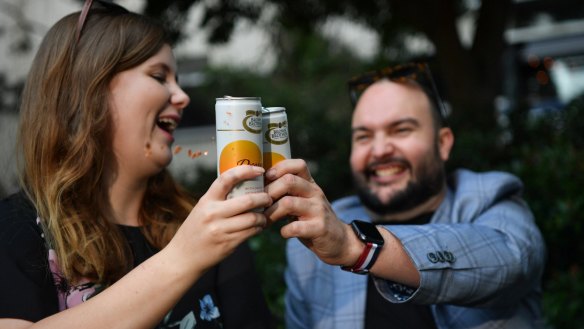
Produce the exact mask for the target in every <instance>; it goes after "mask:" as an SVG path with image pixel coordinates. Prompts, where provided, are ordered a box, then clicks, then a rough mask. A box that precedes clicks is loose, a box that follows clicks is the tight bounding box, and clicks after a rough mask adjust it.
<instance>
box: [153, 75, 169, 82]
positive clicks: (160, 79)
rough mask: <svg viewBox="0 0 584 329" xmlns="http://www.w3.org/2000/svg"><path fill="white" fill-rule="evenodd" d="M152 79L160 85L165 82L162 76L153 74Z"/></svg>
mask: <svg viewBox="0 0 584 329" xmlns="http://www.w3.org/2000/svg"><path fill="white" fill-rule="evenodd" d="M152 78H153V79H154V80H156V81H158V82H160V83H164V82H166V77H165V76H164V75H162V74H153V75H152Z"/></svg>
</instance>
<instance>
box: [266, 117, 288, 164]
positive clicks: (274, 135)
mask: <svg viewBox="0 0 584 329" xmlns="http://www.w3.org/2000/svg"><path fill="white" fill-rule="evenodd" d="M262 135H263V165H264V168H265V169H266V170H268V169H270V168H271V167H273V166H274V165H275V164H276V163H278V162H280V161H282V160H284V159H290V157H291V154H290V138H289V136H288V117H287V115H286V108H285V107H265V108H263V111H262Z"/></svg>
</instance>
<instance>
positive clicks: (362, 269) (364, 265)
mask: <svg viewBox="0 0 584 329" xmlns="http://www.w3.org/2000/svg"><path fill="white" fill-rule="evenodd" d="M351 227H352V228H353V232H355V234H356V235H357V237H358V238H359V240H361V241H362V242H363V243H364V244H365V248H364V249H363V252H362V253H361V256H359V259H358V260H357V263H355V265H353V266H341V269H343V270H345V271H349V272H353V273H357V274H367V273H369V269H371V267H372V266H373V264H375V261H376V260H377V256H379V252H381V248H382V247H383V243H384V240H383V237H382V236H381V233H379V231H378V230H377V226H375V225H374V224H373V223H369V222H364V221H362V220H357V219H356V220H354V221H352V222H351Z"/></svg>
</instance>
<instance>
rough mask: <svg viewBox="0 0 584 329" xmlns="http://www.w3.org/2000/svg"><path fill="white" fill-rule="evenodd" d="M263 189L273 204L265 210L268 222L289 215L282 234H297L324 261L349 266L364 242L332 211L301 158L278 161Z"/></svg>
mask: <svg viewBox="0 0 584 329" xmlns="http://www.w3.org/2000/svg"><path fill="white" fill-rule="evenodd" d="M266 182H267V183H268V185H267V186H266V192H267V193H268V194H269V195H270V197H271V198H272V200H274V204H273V205H272V206H270V207H269V208H267V209H266V210H265V212H264V213H265V215H266V218H267V220H268V222H271V223H274V222H276V221H277V220H279V219H281V218H284V217H286V216H288V218H292V219H293V220H292V221H290V223H288V224H286V225H285V226H283V227H282V229H281V232H280V233H281V234H282V236H283V237H284V238H293V237H296V238H299V239H300V241H302V243H304V245H306V247H308V248H309V249H310V250H311V251H312V252H314V253H315V254H316V255H317V256H318V257H319V258H320V259H321V260H322V261H323V262H325V263H328V264H331V265H346V266H352V265H353V264H354V263H355V262H356V261H357V259H358V258H359V255H360V252H361V250H362V249H363V244H362V243H361V242H360V241H359V240H358V239H357V238H356V237H355V234H354V233H353V232H352V231H351V228H350V227H349V225H347V224H345V223H343V222H342V221H340V220H339V219H338V218H337V216H336V215H335V213H334V212H333V210H332V208H331V205H330V203H329V201H328V200H327V198H326V196H325V195H324V193H323V192H322V189H321V188H320V187H319V186H318V185H317V184H316V183H315V182H314V179H312V176H311V175H310V171H309V170H308V167H307V165H306V162H305V161H304V160H300V159H290V160H285V161H281V162H279V163H278V164H276V165H275V166H274V167H272V168H271V169H269V170H268V171H267V172H266Z"/></svg>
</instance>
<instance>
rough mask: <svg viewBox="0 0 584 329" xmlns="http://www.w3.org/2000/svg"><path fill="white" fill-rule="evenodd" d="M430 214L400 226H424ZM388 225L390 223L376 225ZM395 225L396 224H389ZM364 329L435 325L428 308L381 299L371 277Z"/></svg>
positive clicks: (420, 328) (421, 328)
mask: <svg viewBox="0 0 584 329" xmlns="http://www.w3.org/2000/svg"><path fill="white" fill-rule="evenodd" d="M431 218H432V213H429V214H423V215H421V216H418V217H416V218H412V219H411V220H409V221H407V222H401V223H399V224H401V225H408V224H409V225H412V224H415V225H421V224H426V223H428V222H429V221H430V219H431ZM376 224H390V223H376ZM391 224H392V225H396V223H391ZM365 305H366V306H365V329H386V328H392V329H411V328H416V329H436V323H435V322H434V317H433V316H432V312H431V310H430V307H429V306H427V305H416V304H412V303H399V304H398V303H391V302H390V301H388V300H387V299H385V298H383V296H381V294H380V293H379V291H378V290H377V288H375V284H374V283H373V279H372V278H371V276H369V277H368V278H367V301H366V304H365Z"/></svg>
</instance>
